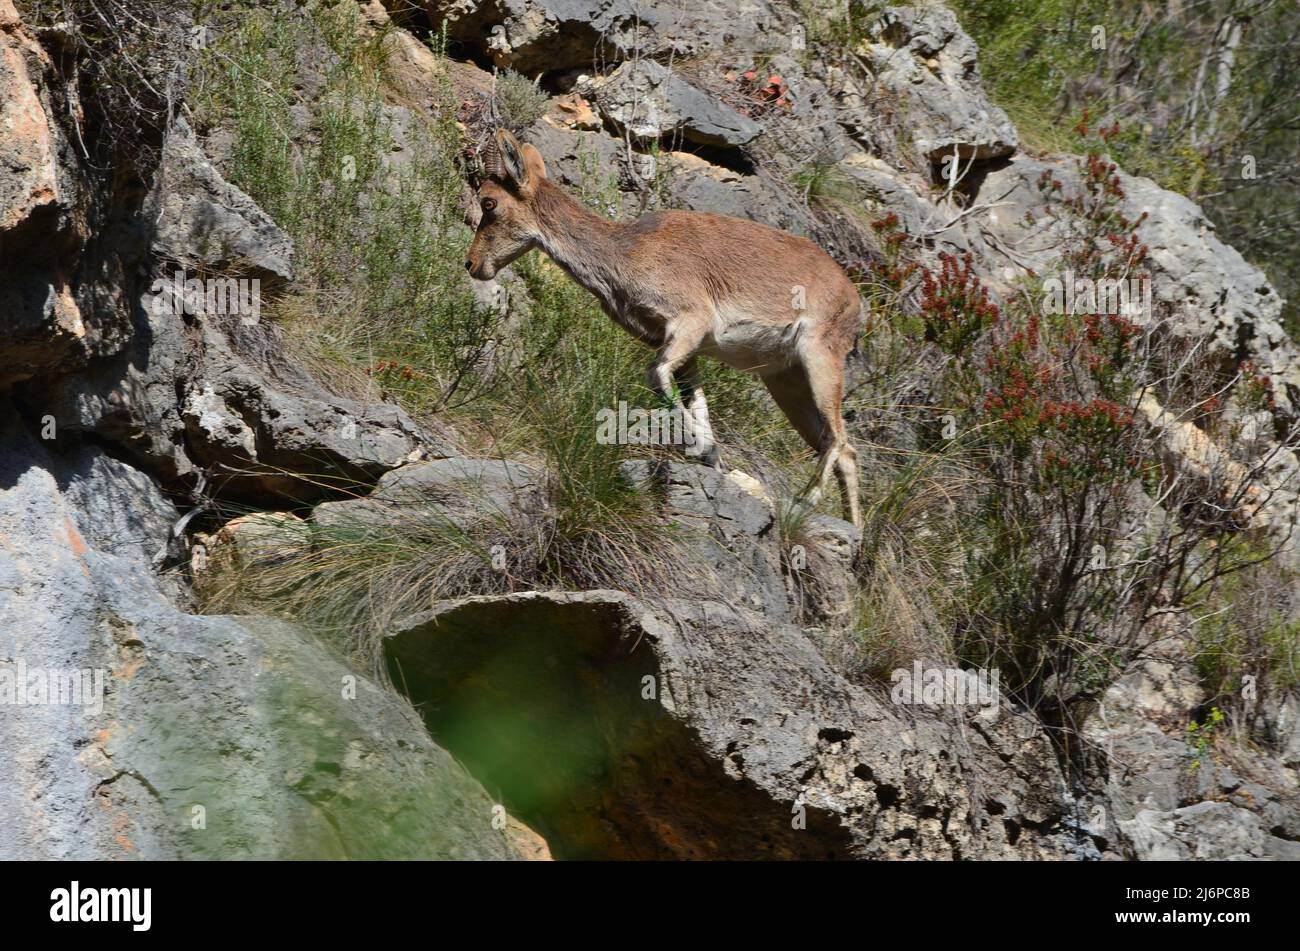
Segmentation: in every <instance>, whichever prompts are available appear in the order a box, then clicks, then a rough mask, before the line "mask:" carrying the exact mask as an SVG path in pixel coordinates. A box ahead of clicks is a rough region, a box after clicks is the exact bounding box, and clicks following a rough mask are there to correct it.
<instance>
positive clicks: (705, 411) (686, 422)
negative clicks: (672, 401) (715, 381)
mask: <svg viewBox="0 0 1300 951" xmlns="http://www.w3.org/2000/svg"><path fill="white" fill-rule="evenodd" d="M675 376H676V378H677V389H678V391H679V392H680V393H681V397H682V402H683V403H684V404H685V405H686V413H685V415H684V417H683V426H685V427H687V428H688V429H687V431H688V432H689V434H690V435H689V437H688V438H689V440H690V442H689V443H688V445H687V447H686V454H687V455H688V456H699V457H700V461H701V462H703V463H704V464H705V465H706V466H712V467H713V468H715V469H721V468H722V463H721V461H720V460H719V458H718V455H719V454H718V444H717V442H715V441H714V438H713V426H712V425H711V424H710V423H709V403H708V400H706V399H705V398H704V388H703V387H702V386H700V369H699V361H698V360H697V359H696V358H695V357H691V358H690V359H689V360H687V361H686V362H685V363H684V364H682V366H681V368H680V369H679V370H678V371H677V372H676V374H675Z"/></svg>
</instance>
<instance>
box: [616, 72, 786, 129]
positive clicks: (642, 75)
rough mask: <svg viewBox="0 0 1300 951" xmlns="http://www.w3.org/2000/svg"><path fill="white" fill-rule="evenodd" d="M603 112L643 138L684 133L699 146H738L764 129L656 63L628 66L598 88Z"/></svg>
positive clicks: (618, 125)
mask: <svg viewBox="0 0 1300 951" xmlns="http://www.w3.org/2000/svg"><path fill="white" fill-rule="evenodd" d="M594 98H595V100H596V105H597V106H598V107H599V109H600V111H601V114H602V115H603V116H604V117H605V118H606V119H607V120H609V121H610V122H611V123H613V125H614V126H615V127H617V128H618V129H620V130H622V131H624V132H627V133H628V134H629V135H631V136H632V137H633V138H635V139H638V140H642V141H644V140H655V139H660V138H663V137H665V136H673V135H680V136H681V137H682V138H684V139H686V140H687V141H690V142H695V143H697V144H699V145H718V146H727V147H735V146H740V145H745V144H746V143H748V142H751V141H753V140H754V139H755V138H756V137H757V136H758V134H759V133H760V132H761V131H762V127H761V126H760V125H759V124H758V123H757V122H755V121H754V120H753V119H751V118H749V117H748V116H745V115H741V114H740V113H739V112H737V111H736V110H734V109H731V108H729V107H728V106H726V105H724V104H722V103H720V102H718V101H717V99H715V98H714V97H712V96H710V95H708V94H707V93H705V92H704V91H702V90H700V89H699V88H697V87H695V86H693V85H691V83H689V82H687V81H686V80H685V79H683V78H682V77H680V76H678V75H677V74H676V73H675V72H673V71H672V70H671V69H669V68H668V67H667V66H664V65H662V64H661V63H656V62H655V61H654V60H652V59H644V60H635V61H633V62H630V63H624V64H623V65H622V66H620V67H618V68H617V69H616V70H614V71H613V72H612V73H610V74H609V75H608V76H606V77H604V78H602V79H600V80H598V81H597V82H596V83H595V84H594Z"/></svg>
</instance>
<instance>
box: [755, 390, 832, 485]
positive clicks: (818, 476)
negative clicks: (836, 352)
mask: <svg viewBox="0 0 1300 951" xmlns="http://www.w3.org/2000/svg"><path fill="white" fill-rule="evenodd" d="M763 382H764V383H765V384H766V385H767V391H768V392H769V393H771V394H772V399H774V400H775V401H776V405H777V406H779V407H781V411H782V412H783V413H785V415H786V418H787V419H789V420H790V423H791V425H793V426H794V428H795V431H796V432H798V433H799V435H800V436H802V437H803V440H804V442H806V443H807V444H808V445H809V446H811V447H812V448H813V449H814V450H815V451H816V452H817V454H818V459H817V471H816V472H815V473H814V474H813V477H812V479H811V480H810V481H809V483H808V485H807V487H806V488H805V489H804V490H803V492H801V493H800V498H801V499H802V500H803V502H804V504H805V505H807V506H808V507H810V508H811V507H812V506H814V505H816V504H817V503H818V502H820V501H821V499H822V496H823V495H824V494H825V491H826V483H827V481H829V479H830V474H831V472H832V471H833V470H834V467H835V461H836V458H837V457H838V456H839V454H840V450H841V447H842V445H843V443H844V440H843V439H842V438H841V436H840V433H841V431H842V429H843V426H844V424H843V422H842V421H841V420H840V419H839V415H838V412H839V404H838V402H836V403H835V404H834V414H832V413H828V412H827V408H828V407H827V406H826V405H825V404H823V403H819V401H818V400H817V399H816V390H815V389H814V387H813V385H812V384H811V382H810V381H809V378H808V373H807V371H806V370H805V369H804V368H803V367H802V366H799V365H796V366H793V367H790V368H789V369H786V370H781V371H779V372H777V373H772V374H768V375H766V376H764V377H763ZM837 424H838V425H837Z"/></svg>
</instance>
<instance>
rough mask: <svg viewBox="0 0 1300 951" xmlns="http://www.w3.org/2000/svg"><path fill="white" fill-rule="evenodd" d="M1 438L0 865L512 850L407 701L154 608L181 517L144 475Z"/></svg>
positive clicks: (336, 669)
mask: <svg viewBox="0 0 1300 951" xmlns="http://www.w3.org/2000/svg"><path fill="white" fill-rule="evenodd" d="M0 425H2V426H3V432H4V437H5V444H6V446H7V447H8V451H7V452H6V454H5V457H4V459H3V460H0V486H3V489H4V491H3V492H0V536H3V537H4V538H5V540H6V541H5V545H4V546H3V548H2V549H0V587H3V590H4V596H3V597H2V598H0V698H3V699H4V701H5V702H4V703H3V705H0V757H3V759H4V762H5V763H6V768H5V771H4V774H3V776H0V858H5V859H19V858H21V859H32V858H41V859H55V858H58V859H67V858H75V859H105V858H144V859H174V858H193V857H209V858H257V859H274V858H300V859H313V858H315V859H320V858H493V859H497V858H511V857H514V856H515V855H516V852H515V849H514V847H513V846H512V845H511V844H510V842H509V841H508V840H507V838H506V837H505V833H504V832H503V831H498V829H497V826H498V825H500V823H499V822H498V823H497V824H496V825H494V806H495V805H496V804H495V803H494V802H493V801H492V800H491V799H490V798H489V797H488V795H487V794H486V793H485V792H484V791H483V789H482V787H480V786H479V785H478V783H477V782H475V781H474V780H473V779H472V778H471V777H470V776H469V775H468V774H466V772H465V771H464V769H463V768H462V767H461V766H459V765H458V764H457V763H456V762H455V761H454V760H453V759H452V758H451V757H450V756H449V755H448V754H447V753H446V752H445V751H443V750H442V749H440V748H438V747H437V746H436V745H434V743H433V742H432V741H431V740H430V739H429V737H428V735H427V733H425V731H424V729H423V727H422V725H421V723H420V721H419V719H418V718H417V717H416V716H415V715H414V713H413V711H412V710H411V709H410V707H409V706H408V705H407V704H406V702H405V701H404V700H402V699H400V698H398V697H396V696H395V695H393V694H392V693H390V692H389V691H388V690H386V689H384V688H382V687H380V686H378V685H376V684H375V683H373V682H371V680H370V679H369V678H368V677H366V676H365V675H364V674H362V673H361V672H358V671H355V670H352V669H350V668H349V667H348V666H347V665H346V664H345V663H343V662H342V661H341V660H340V659H339V657H338V656H337V655H336V654H335V653H334V652H333V651H332V650H330V649H329V648H328V647H327V646H326V645H324V644H322V643H320V642H317V641H316V640H315V639H313V637H311V636H310V635H308V634H307V633H306V632H304V631H302V630H300V629H297V628H295V627H293V626H291V625H288V624H284V623H281V622H275V621H269V620H266V619H258V618H230V617H199V616H194V615H191V614H187V613H185V612H184V611H182V610H180V609H178V607H176V606H175V604H174V603H173V602H172V601H171V600H169V597H168V593H170V595H171V596H172V597H173V598H175V597H177V596H178V592H177V591H176V590H175V586H174V585H172V584H170V583H166V582H160V580H159V579H158V577H157V576H155V575H154V574H153V571H152V569H151V567H150V563H151V560H152V556H153V555H154V553H155V551H156V550H157V549H158V548H160V547H161V546H163V544H164V542H165V539H166V536H167V534H168V532H169V531H170V527H171V523H172V522H173V521H174V520H175V517H176V515H177V513H176V511H175V510H174V509H173V507H172V506H171V504H170V503H169V502H168V501H167V500H166V498H165V497H163V495H162V494H161V493H160V492H159V491H158V489H157V488H156V487H155V486H154V485H153V484H152V483H151V482H150V480H149V479H148V478H147V477H146V476H145V475H144V474H143V473H141V472H140V471H138V470H136V469H133V468H132V467H130V466H128V465H126V464H124V463H122V462H119V461H117V460H114V459H112V458H111V457H109V456H107V455H105V454H104V453H103V452H102V451H99V450H95V449H79V450H74V451H72V452H70V453H68V454H66V455H60V454H57V453H56V452H54V451H53V450H52V449H51V448H48V447H46V446H45V445H42V444H41V443H40V442H39V440H36V439H33V438H32V437H30V436H28V435H27V434H26V433H25V432H24V429H23V424H22V422H21V421H20V420H19V419H17V418H16V417H15V416H14V415H13V414H11V413H6V414H5V416H4V418H3V420H0ZM82 671H84V672H86V673H87V675H88V680H87V684H88V686H89V692H88V693H86V694H84V695H82V694H76V695H72V694H69V695H68V696H67V697H65V699H66V700H68V701H72V702H64V703H56V702H50V698H49V697H42V695H41V694H40V693H39V692H36V691H37V685H38V684H40V683H43V682H48V679H47V678H48V675H49V674H50V673H56V674H58V675H59V676H60V677H66V676H68V675H71V674H73V673H79V672H82ZM20 674H22V675H24V677H23V679H24V680H25V681H26V682H25V683H22V682H21V681H20V683H21V688H20V687H19V686H18V685H17V684H15V678H17V677H19V675H20ZM95 684H98V688H99V689H98V690H96V689H95V686H94V685H95ZM6 689H7V690H8V691H9V692H8V693H6ZM17 689H22V690H24V691H25V692H24V693H22V694H16V693H15V692H14V691H15V690H17ZM79 701H85V702H79Z"/></svg>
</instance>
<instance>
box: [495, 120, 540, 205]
mask: <svg viewBox="0 0 1300 951" xmlns="http://www.w3.org/2000/svg"><path fill="white" fill-rule="evenodd" d="M496 144H497V151H498V153H499V154H500V156H501V164H500V166H499V169H500V174H499V175H498V177H499V178H501V179H503V180H504V181H505V182H506V184H508V185H510V186H511V187H512V188H514V190H515V191H516V192H518V193H520V194H521V195H526V194H529V193H530V192H531V191H532V189H533V177H532V175H531V174H530V169H529V163H528V162H527V161H526V160H525V159H524V149H525V148H526V146H523V145H520V144H519V140H518V139H516V138H515V137H514V135H512V134H511V133H510V132H508V131H506V130H505V129H498V130H497V138H496Z"/></svg>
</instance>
